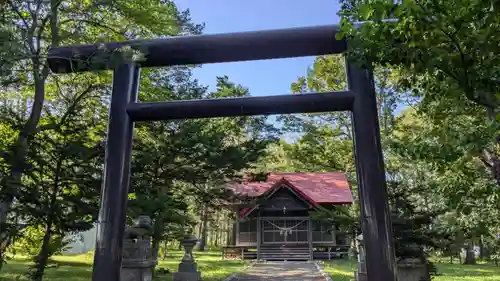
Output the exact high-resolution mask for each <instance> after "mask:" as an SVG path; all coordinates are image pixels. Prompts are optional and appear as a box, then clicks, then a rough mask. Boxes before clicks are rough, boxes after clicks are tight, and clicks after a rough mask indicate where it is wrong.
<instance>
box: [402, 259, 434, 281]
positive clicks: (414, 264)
mask: <svg viewBox="0 0 500 281" xmlns="http://www.w3.org/2000/svg"><path fill="white" fill-rule="evenodd" d="M397 268H398V280H399V281H425V280H429V278H428V276H427V269H426V266H425V264H423V263H422V262H420V260H418V259H405V260H402V261H400V262H399V263H398V267H397Z"/></svg>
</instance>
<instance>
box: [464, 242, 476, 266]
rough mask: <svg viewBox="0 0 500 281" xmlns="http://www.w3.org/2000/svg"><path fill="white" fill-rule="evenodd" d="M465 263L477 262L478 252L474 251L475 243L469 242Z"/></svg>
mask: <svg viewBox="0 0 500 281" xmlns="http://www.w3.org/2000/svg"><path fill="white" fill-rule="evenodd" d="M464 264H476V254H475V253H474V244H473V243H472V242H469V243H468V244H467V250H466V252H465V260H464Z"/></svg>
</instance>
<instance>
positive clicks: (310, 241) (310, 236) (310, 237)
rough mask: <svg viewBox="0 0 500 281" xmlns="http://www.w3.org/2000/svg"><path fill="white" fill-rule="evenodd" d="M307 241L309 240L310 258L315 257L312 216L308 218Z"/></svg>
mask: <svg viewBox="0 0 500 281" xmlns="http://www.w3.org/2000/svg"><path fill="white" fill-rule="evenodd" d="M307 241H308V242H309V256H310V259H311V260H313V259H314V251H313V248H312V221H311V218H309V219H308V220H307Z"/></svg>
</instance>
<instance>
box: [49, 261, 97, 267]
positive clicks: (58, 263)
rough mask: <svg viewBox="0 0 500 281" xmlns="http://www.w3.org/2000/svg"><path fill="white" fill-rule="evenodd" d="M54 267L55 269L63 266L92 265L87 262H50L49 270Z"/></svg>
mask: <svg viewBox="0 0 500 281" xmlns="http://www.w3.org/2000/svg"><path fill="white" fill-rule="evenodd" d="M52 266H54V267H61V266H70V267H89V266H90V265H89V264H88V263H87V262H84V261H73V260H70V261H66V260H50V262H49V268H51V267H52Z"/></svg>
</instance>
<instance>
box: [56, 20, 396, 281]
mask: <svg viewBox="0 0 500 281" xmlns="http://www.w3.org/2000/svg"><path fill="white" fill-rule="evenodd" d="M338 32H339V27H338V26H337V25H327V26H316V27H303V28H291V29H280V30H267V31H256V32H239V33H231V34H215V35H199V36H186V37H172V38H168V39H147V40H132V41H126V42H115V43H105V44H104V46H102V45H79V46H68V47H61V48H54V49H50V50H49V54H48V56H49V58H48V63H49V65H50V69H51V70H52V71H53V72H55V73H71V72H85V71H98V70H107V69H113V70H114V72H113V90H112V95H111V105H110V110H109V124H108V136H107V144H106V158H105V169H104V182H103V185H102V191H101V204H100V211H99V221H98V234H97V242H96V251H95V258H94V268H93V277H92V280H93V281H108V280H112V281H118V280H120V267H121V261H122V244H123V239H122V237H123V232H124V229H125V218H126V217H125V211H126V206H127V193H128V187H129V178H130V161H131V152H132V132H133V129H134V122H135V121H153V120H174V119H193V118H212V117H228V116H250V115H270V114H291V113H310V112H328V111H351V112H352V117H353V124H354V125H353V126H354V148H355V158H356V168H357V179H358V193H359V198H360V204H361V216H362V219H361V222H362V223H361V225H362V231H363V238H364V242H365V250H366V267H367V275H368V279H369V280H370V281H395V280H396V269H395V258H394V248H393V241H392V229H391V222H390V216H389V209H388V203H387V186H386V182H385V171H384V162H383V157H382V151H381V145H380V128H379V121H378V114H377V104H376V97H375V88H374V82H373V73H372V70H371V65H370V64H369V63H366V64H365V66H364V67H362V66H360V65H359V64H357V63H355V62H353V61H351V60H349V59H348V60H347V64H346V65H347V80H348V88H349V89H348V90H347V91H339V92H327V93H312V94H311V93H308V94H297V95H284V96H283V95H279V96H265V97H244V98H225V99H206V100H183V101H165V102H146V103H141V102H140V101H138V100H137V93H138V85H139V73H140V68H141V67H164V66H172V65H187V64H203V63H220V62H233V61H249V60H263V59H277V58H291V57H300V56H319V55H327V54H338V53H343V52H345V51H346V49H347V42H346V41H345V40H336V39H335V34H337V33H338ZM123 47H131V48H132V49H134V50H138V51H140V52H141V53H143V54H145V59H143V60H141V61H139V62H132V61H121V62H120V63H119V65H116V59H115V58H116V55H117V52H118V51H119V50H118V49H119V48H123ZM94 57H95V58H98V61H96V60H94V59H93V58H94Z"/></svg>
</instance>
